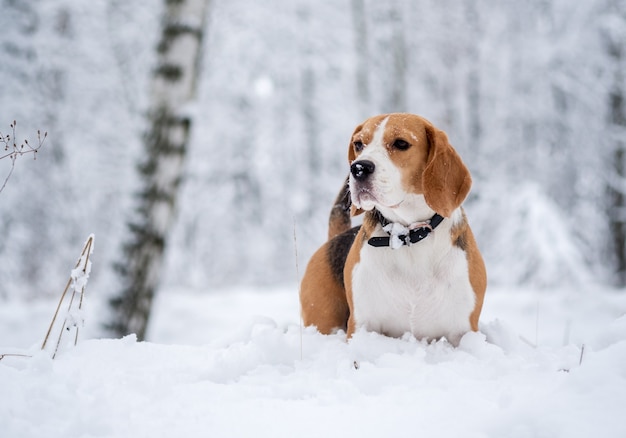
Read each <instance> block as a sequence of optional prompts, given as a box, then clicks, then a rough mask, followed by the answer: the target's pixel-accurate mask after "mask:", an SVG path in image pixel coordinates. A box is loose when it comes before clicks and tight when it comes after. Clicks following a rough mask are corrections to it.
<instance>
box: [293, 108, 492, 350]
mask: <svg viewBox="0 0 626 438" xmlns="http://www.w3.org/2000/svg"><path fill="white" fill-rule="evenodd" d="M348 159H349V163H350V174H349V176H348V178H347V180H346V184H345V186H344V187H343V188H342V190H341V191H340V193H339V195H338V197H337V200H336V201H335V205H334V207H333V209H332V211H331V214H330V220H329V236H328V237H329V240H328V241H327V242H326V243H325V244H324V245H323V246H322V247H321V248H320V249H318V250H317V252H315V253H314V254H313V256H312V257H311V260H310V261H309V264H308V266H307V269H306V272H305V274H304V277H303V278H302V284H301V288H300V304H301V311H302V318H303V322H304V324H305V325H307V326H308V325H312V326H316V327H317V329H318V330H319V331H320V332H321V333H324V334H330V333H333V332H336V331H337V330H346V333H347V337H348V338H350V337H351V336H352V335H353V334H354V332H355V331H356V330H359V329H361V328H363V329H365V330H369V331H375V332H378V333H381V334H384V335H387V336H393V337H401V336H402V335H404V334H405V333H411V334H412V335H414V336H415V337H416V338H418V339H426V340H436V339H440V338H443V337H445V338H446V339H447V340H448V341H449V342H450V343H452V344H454V345H458V342H459V340H460V339H461V337H462V336H463V334H465V333H466V332H468V331H470V330H474V331H477V330H478V318H479V316H480V311H481V308H482V304H483V297H484V294H485V289H486V286H487V275H486V270H485V264H484V262H483V259H482V256H481V254H480V252H479V250H478V247H477V245H476V241H475V240H474V236H473V234H472V230H471V229H470V227H469V224H468V222H467V218H466V216H465V213H464V211H463V208H462V207H461V203H462V202H463V200H464V199H465V197H466V196H467V194H468V193H469V190H470V187H471V184H472V180H471V177H470V173H469V171H468V169H467V167H465V165H464V164H463V162H462V161H461V158H460V157H459V155H458V154H457V153H456V151H455V150H454V149H453V148H452V146H451V145H450V143H449V142H448V138H447V136H446V134H445V133H444V132H443V131H441V130H439V129H437V128H435V127H434V126H433V125H432V124H431V123H430V122H428V121H427V120H425V119H423V118H422V117H419V116H416V115H412V114H385V115H379V116H375V117H372V118H369V119H367V120H366V121H365V122H364V123H363V124H361V125H359V126H358V127H357V128H356V130H355V131H354V134H352V139H351V141H350V144H349V148H348ZM361 213H365V215H364V217H363V223H362V225H360V226H357V227H354V228H351V215H352V216H354V215H358V214H361Z"/></svg>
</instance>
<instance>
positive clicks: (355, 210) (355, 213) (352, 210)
mask: <svg viewBox="0 0 626 438" xmlns="http://www.w3.org/2000/svg"><path fill="white" fill-rule="evenodd" d="M361 213H363V210H361V209H360V208H359V207H357V206H355V205H354V204H352V205H351V206H350V215H351V216H358V215H360V214H361Z"/></svg>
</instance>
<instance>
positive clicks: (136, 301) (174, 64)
mask: <svg viewBox="0 0 626 438" xmlns="http://www.w3.org/2000/svg"><path fill="white" fill-rule="evenodd" d="M208 3H209V1H208V0H165V11H164V17H163V22H162V27H161V39H160V42H159V45H158V47H157V52H158V61H157V64H158V65H157V68H156V69H155V70H154V73H153V78H152V90H151V99H152V100H151V104H150V109H149V113H148V122H149V128H148V132H147V134H146V136H145V138H144V152H145V156H144V161H143V163H141V165H140V166H139V172H140V174H141V178H142V181H143V182H142V184H143V189H142V190H141V193H140V194H139V197H138V206H137V211H136V213H137V214H136V217H135V218H134V220H133V221H131V222H130V223H129V231H130V236H129V240H128V241H127V243H126V245H125V246H124V260H123V261H120V262H119V263H118V264H117V265H116V268H117V269H118V271H119V272H120V274H121V278H122V281H123V285H122V286H123V287H122V290H121V292H120V294H119V295H118V296H116V297H114V298H112V299H111V301H110V304H111V307H112V310H113V315H112V319H111V321H110V323H109V324H108V328H109V329H110V330H112V331H113V332H114V333H115V334H116V335H120V336H123V335H126V334H129V333H136V334H137V337H138V338H139V339H144V338H145V335H146V329H147V326H148V320H149V317H150V310H151V307H152V301H153V298H154V294H155V290H156V289H157V287H158V284H159V280H160V276H161V268H162V265H163V258H164V250H165V246H166V240H167V237H168V233H169V231H170V228H171V226H172V222H173V218H174V213H175V206H176V198H177V196H178V189H179V185H180V182H181V179H182V173H183V161H184V158H185V153H186V149H187V144H188V142H189V136H190V131H191V124H192V119H191V116H190V114H189V112H188V111H187V109H186V108H185V106H186V105H187V104H189V102H190V101H191V100H192V99H193V98H194V97H195V94H196V85H197V78H198V71H199V65H200V59H201V53H202V40H203V35H204V29H205V22H206V15H207V11H208Z"/></svg>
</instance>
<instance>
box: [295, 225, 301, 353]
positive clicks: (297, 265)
mask: <svg viewBox="0 0 626 438" xmlns="http://www.w3.org/2000/svg"><path fill="white" fill-rule="evenodd" d="M293 251H294V255H295V258H296V281H297V282H298V296H300V294H301V292H302V291H301V290H300V288H301V282H300V265H299V263H298V237H297V233H296V218H295V216H294V218H293ZM300 307H301V306H300ZM299 313H300V315H299V316H300V317H299V318H298V319H299V320H300V360H302V358H303V352H302V308H300V312H299Z"/></svg>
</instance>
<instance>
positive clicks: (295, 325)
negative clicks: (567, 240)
mask: <svg viewBox="0 0 626 438" xmlns="http://www.w3.org/2000/svg"><path fill="white" fill-rule="evenodd" d="M88 303H89V305H88V306H87V309H86V310H85V314H86V319H87V321H86V324H87V327H86V332H89V333H91V335H90V336H89V335H88V336H86V338H87V339H86V340H83V341H81V342H79V344H78V346H77V347H68V348H66V349H64V350H62V351H60V352H59V354H58V355H57V358H56V359H54V360H52V359H51V358H50V355H49V354H48V353H45V352H41V351H39V350H38V348H39V341H37V337H38V336H40V335H42V332H43V331H44V327H45V326H46V323H47V322H48V321H47V318H49V316H51V313H52V311H53V308H54V305H55V303H52V302H49V303H47V304H48V305H47V306H44V303H43V302H42V301H36V302H34V303H33V305H32V306H29V307H24V305H23V303H22V302H19V301H9V302H7V303H6V305H4V306H3V307H2V308H1V309H0V353H2V354H6V353H22V354H24V353H26V354H30V355H32V357H30V358H25V357H12V356H5V357H4V358H3V359H2V360H0V388H2V390H3V395H4V396H3V397H1V398H0V424H2V430H3V432H2V436H6V437H39V436H48V437H67V436H72V437H87V436H89V437H92V436H104V437H131V436H132V437H148V436H149V437H170V436H211V437H221V436H224V437H234V436H272V437H283V436H285V437H293V436H305V437H308V436H316V437H317V436H328V437H334V436H363V437H368V436H376V437H380V436H402V435H409V436H426V437H428V436H436V437H458V436H465V437H544V436H545V437H588V436H603V437H622V436H625V434H626V422H624V421H623V418H622V415H623V414H622V412H623V406H624V403H625V402H626V367H624V363H626V294H624V292H623V291H615V290H609V289H607V288H603V287H600V286H592V285H589V286H587V287H582V286H581V288H580V290H571V289H568V290H557V289H551V290H540V289H506V290H505V289H492V290H489V291H488V293H487V297H486V302H485V308H484V312H483V318H482V325H481V331H480V332H479V333H469V334H467V335H466V336H465V337H464V338H463V339H462V340H461V343H460V345H459V347H458V348H453V347H452V346H451V345H449V344H448V343H446V342H445V341H439V342H434V343H431V344H427V343H424V342H420V341H417V340H415V339H414V338H411V337H405V338H402V339H393V338H387V337H385V336H382V335H378V334H375V333H368V332H358V333H356V334H355V336H354V338H353V339H352V340H351V341H350V342H346V340H345V335H343V334H341V333H340V334H337V335H332V336H323V335H320V334H318V333H317V332H316V331H315V330H313V329H311V328H301V327H300V325H299V309H298V298H297V289H296V287H295V286H292V287H284V288H272V289H266V290H262V289H239V290H223V291H215V292H212V293H206V292H202V291H190V290H184V289H178V290H177V289H171V290H167V291H163V292H162V293H161V294H160V295H159V296H158V299H157V302H156V308H155V314H154V317H153V320H152V323H151V329H150V339H151V341H150V342H137V341H136V339H135V337H134V336H132V335H131V336H127V337H125V338H123V339H97V332H98V326H97V325H98V322H97V319H98V315H100V314H101V313H102V312H101V311H102V308H103V306H104V303H99V302H98V300H95V299H91V300H89V301H88ZM48 314H50V315H48ZM30 342H34V343H35V344H34V345H33V346H32V347H30V348H29V347H28V346H29V345H31V344H30ZM535 343H536V344H537V345H536V346H534V345H532V344H535ZM583 345H584V353H583V352H582V350H583Z"/></svg>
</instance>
